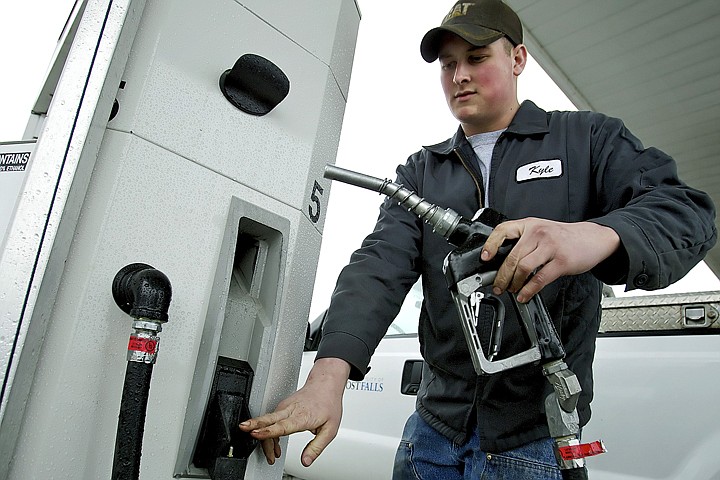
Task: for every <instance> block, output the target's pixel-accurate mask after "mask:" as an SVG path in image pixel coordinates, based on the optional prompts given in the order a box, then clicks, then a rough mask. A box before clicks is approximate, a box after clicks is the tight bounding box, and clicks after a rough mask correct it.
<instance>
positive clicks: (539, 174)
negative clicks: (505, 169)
mask: <svg viewBox="0 0 720 480" xmlns="http://www.w3.org/2000/svg"><path fill="white" fill-rule="evenodd" d="M561 175H562V162H561V161H560V160H559V159H555V160H540V161H539V162H534V163H530V164H527V165H523V166H522V167H520V168H518V169H517V172H515V180H516V181H517V182H526V181H528V180H536V179H539V178H555V177H559V176H561Z"/></svg>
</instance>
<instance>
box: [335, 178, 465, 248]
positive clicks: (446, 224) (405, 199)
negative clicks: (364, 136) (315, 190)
mask: <svg viewBox="0 0 720 480" xmlns="http://www.w3.org/2000/svg"><path fill="white" fill-rule="evenodd" d="M324 176H325V178H329V179H330V180H337V181H339V182H343V183H347V184H350V185H354V186H356V187H361V188H365V189H367V190H373V191H375V192H379V193H383V194H385V195H387V196H388V197H390V198H392V199H395V200H397V202H398V203H399V204H400V205H402V206H404V207H406V208H407V209H408V210H410V211H411V212H413V213H414V214H415V215H417V216H418V217H420V218H422V219H423V220H424V221H425V222H426V223H427V224H428V225H430V226H431V227H433V231H434V232H435V233H438V234H440V235H442V236H443V237H445V238H447V239H449V238H450V236H451V235H452V234H453V232H454V231H455V228H456V227H457V225H458V223H459V222H460V219H461V218H462V217H461V216H460V215H459V214H458V213H457V212H455V211H454V210H451V209H449V208H448V209H443V208H440V207H438V206H437V205H434V204H432V203H430V202H427V201H425V199H423V198H422V197H420V196H418V195H417V194H416V193H415V192H413V191H412V190H408V189H407V188H405V187H403V186H402V185H399V184H397V183H394V182H391V181H390V180H388V179H385V180H383V179H380V178H377V177H371V176H370V175H365V174H363V173H358V172H354V171H352V170H346V169H344V168H340V167H336V166H333V165H326V166H325V174H324Z"/></svg>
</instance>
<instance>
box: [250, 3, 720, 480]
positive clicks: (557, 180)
mask: <svg viewBox="0 0 720 480" xmlns="http://www.w3.org/2000/svg"><path fill="white" fill-rule="evenodd" d="M522 40H523V33H522V26H521V24H520V20H519V19H518V17H517V15H516V14H515V13H514V12H513V11H512V10H511V9H510V8H509V7H507V6H506V5H505V4H503V3H502V2H500V1H499V0H476V1H475V2H458V3H456V4H455V5H454V6H453V8H452V9H451V11H450V13H449V14H448V15H447V16H446V17H445V19H444V20H443V22H442V24H441V26H440V27H438V28H435V29H432V30H430V31H429V32H428V33H427V34H426V35H425V37H424V38H423V40H422V42H421V53H422V56H423V58H424V59H425V60H426V61H428V62H434V61H435V60H436V59H439V63H440V69H441V74H440V75H441V84H442V88H443V91H444V93H445V96H446V99H447V103H448V106H449V108H450V110H451V111H452V113H453V115H454V116H455V118H457V120H458V121H459V122H460V128H459V129H458V132H457V133H456V135H455V136H454V137H453V138H451V139H449V140H447V141H446V142H443V143H441V144H438V145H435V146H432V147H427V148H424V149H423V150H421V151H419V152H417V153H415V154H414V155H412V156H411V157H410V158H409V159H408V161H407V163H406V164H405V165H401V166H399V167H398V169H397V177H398V178H397V183H401V184H403V185H404V186H405V187H406V188H409V189H412V190H414V191H416V192H417V193H418V195H420V196H421V197H423V198H425V199H427V200H428V201H429V202H432V203H434V204H436V205H440V206H442V207H445V208H452V209H453V210H455V211H456V212H458V213H460V214H461V215H463V216H465V217H466V218H471V217H472V216H473V215H474V214H475V212H476V211H477V210H478V209H480V208H482V207H487V206H489V207H492V208H493V209H495V210H497V211H499V212H501V213H503V214H504V215H506V216H507V217H509V218H511V219H513V220H511V221H508V222H505V223H503V224H501V225H499V226H498V227H497V228H496V229H495V230H494V232H493V233H492V235H491V236H490V238H489V239H488V240H487V242H486V244H485V246H484V249H483V252H482V256H481V258H482V259H483V260H490V259H491V258H493V256H494V255H495V254H496V252H497V249H498V247H499V245H500V244H502V242H503V241H504V240H505V239H517V244H516V245H515V247H514V248H513V250H512V252H511V253H510V255H509V256H508V257H507V259H506V260H505V261H504V263H503V264H502V266H501V267H500V269H499V271H498V275H497V278H496V280H495V283H494V286H493V291H494V293H495V294H496V295H502V298H504V299H505V300H507V298H508V297H507V295H508V294H507V292H512V293H516V294H517V298H518V300H519V301H521V302H526V301H528V300H529V299H530V298H531V297H532V296H533V295H536V294H538V293H539V292H540V293H541V295H542V297H543V300H544V301H545V303H546V305H547V307H548V310H549V313H550V316H551V317H552V319H553V321H554V322H555V324H556V327H557V330H558V332H559V334H560V336H561V339H562V341H563V344H564V346H565V349H566V351H567V357H566V362H567V363H568V365H569V367H570V368H571V370H572V371H573V372H575V374H576V375H577V376H578V379H579V381H580V383H581V386H582V390H583V392H582V395H581V398H580V401H579V403H578V407H577V408H578V413H579V416H580V423H581V426H582V425H585V424H586V423H587V422H588V420H589V418H590V400H591V398H592V390H593V384H592V360H593V354H594V345H595V337H596V333H597V329H598V325H599V322H600V299H601V291H602V282H605V283H609V284H623V283H625V284H627V285H628V288H631V289H632V288H644V289H656V288H662V287H665V286H667V285H668V284H670V283H671V282H672V281H675V280H677V279H679V278H681V277H682V276H683V275H685V273H687V272H688V271H689V270H690V269H691V268H692V267H693V266H694V265H695V264H697V263H698V262H699V261H700V260H701V259H702V258H703V256H704V254H705V252H707V250H708V249H709V248H710V247H712V245H713V244H714V243H715V239H716V232H715V227H714V215H715V211H714V207H713V205H712V203H711V201H710V199H709V198H708V197H707V195H705V194H704V193H702V192H699V191H697V190H694V189H692V188H690V187H688V186H687V185H685V184H683V183H682V182H681V181H680V180H679V179H678V178H677V177H676V173H675V164H674V161H673V160H672V159H671V158H670V157H668V156H667V155H665V154H664V153H662V152H660V151H658V150H656V149H652V148H651V149H644V148H643V147H642V145H641V144H640V142H639V141H638V140H637V139H636V138H635V137H634V136H633V135H632V134H631V133H630V132H628V131H627V129H626V128H625V127H624V125H623V124H622V122H621V121H619V120H617V119H613V118H609V117H607V116H604V115H601V114H597V113H592V112H545V111H543V110H541V109H539V108H538V107H537V106H535V105H534V104H533V103H532V102H524V103H523V104H522V105H520V104H519V103H518V100H517V77H518V76H519V75H520V74H521V73H522V71H523V69H524V67H525V62H526V59H527V50H526V48H525V46H524V45H523V43H522ZM451 248H452V247H451V246H450V245H448V244H447V242H446V241H445V240H444V239H443V238H442V237H440V236H439V235H437V234H436V233H433V232H432V230H431V227H429V226H427V225H426V224H424V223H423V222H422V221H421V220H420V219H418V218H416V217H415V215H414V214H412V213H409V212H408V211H407V210H406V209H405V208H404V207H401V206H399V205H397V204H396V202H395V201H391V200H387V201H385V202H384V203H383V205H382V208H381V212H380V216H379V218H378V223H377V226H376V228H375V230H374V232H373V233H371V234H370V235H369V236H368V237H367V238H366V239H365V241H364V242H363V245H362V247H361V248H360V249H359V250H358V251H356V252H355V253H354V254H353V257H352V259H351V261H350V264H349V265H348V266H347V267H345V269H344V270H343V272H342V273H341V274H340V277H339V279H338V283H337V287H336V289H335V292H334V294H333V298H332V302H331V305H330V308H329V310H328V315H327V319H326V323H325V326H324V329H323V339H322V342H321V345H320V348H319V350H318V355H317V360H316V362H315V365H314V367H313V369H312V371H311V372H310V375H309V376H308V379H307V381H306V383H305V385H304V386H303V387H302V388H301V389H300V390H299V391H298V392H297V393H295V394H294V395H292V396H291V397H289V398H288V399H286V400H285V401H283V402H281V403H280V405H279V406H278V408H277V410H276V411H275V412H273V413H271V414H268V415H265V416H262V417H259V418H256V419H253V420H249V421H248V422H244V423H243V424H242V425H241V428H242V429H243V430H245V431H250V432H252V435H253V436H255V437H256V438H258V439H261V440H262V445H263V450H264V452H265V455H266V457H267V459H268V461H269V462H271V463H272V462H273V461H274V460H275V458H276V457H277V456H279V455H280V453H281V452H280V449H279V444H278V438H279V437H280V436H282V435H287V434H290V433H293V432H296V431H301V430H310V431H312V432H314V433H315V435H316V437H315V439H314V440H313V441H312V442H310V443H309V444H308V446H307V447H306V448H305V450H304V452H303V455H302V461H303V463H304V464H305V465H309V464H311V463H312V462H313V461H314V460H315V459H316V458H317V456H318V455H320V453H321V452H322V451H323V449H324V448H325V447H326V446H327V445H328V443H329V442H330V441H331V440H332V439H333V438H334V436H335V435H336V433H337V429H338V426H339V423H340V417H341V412H342V404H341V399H342V394H343V391H344V387H345V383H346V381H347V379H348V378H351V379H353V380H359V379H361V378H362V377H363V376H364V374H365V373H366V372H367V366H368V364H369V361H370V357H371V355H372V353H373V351H374V349H375V347H376V346H377V344H378V342H379V341H380V339H381V338H382V336H383V335H384V333H385V331H386V329H387V328H388V326H389V324H390V323H391V322H392V320H393V318H394V316H395V315H396V313H397V312H398V310H399V308H400V305H401V304H402V300H403V298H404V296H405V295H406V294H407V292H408V291H409V289H410V288H411V286H412V285H413V284H414V283H415V281H416V280H417V279H418V278H419V277H422V281H423V289H424V296H425V301H424V304H423V307H422V310H421V314H420V320H419V321H420V328H419V332H420V341H421V352H422V354H423V357H424V359H425V369H424V371H423V379H422V384H421V387H420V391H419V392H418V399H417V409H416V412H415V413H414V414H413V415H412V416H411V417H410V419H409V420H408V422H407V424H406V427H405V432H404V433H403V439H402V441H401V445H400V448H399V449H398V454H397V457H396V466H395V473H394V478H396V479H405V478H422V479H463V478H466V479H470V478H481V476H482V478H522V479H534V478H537V479H547V478H560V473H559V470H558V469H557V467H556V462H555V459H554V456H553V452H552V444H551V440H550V438H549V434H548V429H547V424H546V419H545V416H544V412H543V400H544V398H545V396H546V394H547V393H548V391H549V388H550V387H549V385H548V382H547V381H546V380H545V378H544V377H543V375H542V373H541V371H540V369H539V367H537V366H527V367H520V368H516V369H513V370H510V371H507V372H503V373H498V374H494V375H491V376H478V375H476V374H475V371H474V369H473V366H472V363H471V360H470V356H469V353H468V350H467V346H466V343H465V339H464V336H463V333H462V330H461V328H460V323H459V321H458V318H457V313H456V310H455V308H454V306H453V302H452V299H451V297H450V295H449V293H448V290H447V286H446V282H445V278H444V276H443V274H442V271H441V267H442V262H443V259H444V257H445V256H446V255H447V254H448V252H449V251H450V250H451ZM512 311H513V309H512V308H511V307H510V308H507V309H506V312H510V313H508V314H509V315H510V314H511V313H512ZM514 325H516V322H514V321H512V319H509V320H508V321H506V325H505V327H506V331H505V334H504V339H503V346H504V347H505V346H513V345H514V346H515V348H522V340H520V339H521V337H522V335H521V334H520V332H519V330H518V328H517V327H514Z"/></svg>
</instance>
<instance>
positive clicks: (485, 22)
mask: <svg viewBox="0 0 720 480" xmlns="http://www.w3.org/2000/svg"><path fill="white" fill-rule="evenodd" d="M446 32H452V33H454V34H456V35H458V36H459V37H461V38H463V39H464V40H466V41H467V42H469V43H471V44H472V45H475V46H477V47H483V46H485V45H489V44H491V43H492V42H494V41H495V40H497V39H499V38H502V37H508V39H509V40H510V41H511V42H512V43H513V44H514V45H518V44H520V43H522V41H523V29H522V24H521V23H520V19H519V18H518V16H517V14H516V13H515V12H514V11H513V10H512V9H511V8H510V7H508V6H507V5H505V4H504V3H503V2H502V1H500V0H476V1H474V2H463V1H462V0H461V1H459V2H457V3H456V4H455V5H454V6H453V8H452V9H451V10H450V12H449V13H448V14H447V15H446V16H445V18H444V19H443V21H442V23H441V24H440V26H439V27H436V28H433V29H432V30H430V31H429V32H427V33H426V34H425V36H424V37H423V39H422V42H421V43H420V53H421V54H422V57H423V59H425V61H426V62H428V63H431V62H434V61H435V60H437V58H438V51H439V50H440V45H441V41H442V38H443V34H445V33H446Z"/></svg>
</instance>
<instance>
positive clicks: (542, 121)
mask: <svg viewBox="0 0 720 480" xmlns="http://www.w3.org/2000/svg"><path fill="white" fill-rule="evenodd" d="M549 131H550V128H549V125H548V119H547V112H545V110H543V109H541V108H540V107H538V106H537V105H535V104H534V103H533V102H531V101H530V100H525V101H524V102H523V103H522V104H521V105H520V108H519V109H518V111H517V113H516V114H515V116H514V117H513V119H512V122H510V125H509V126H508V128H507V130H505V133H511V134H514V135H519V136H530V135H544V134H546V133H548V132H549ZM465 143H467V138H466V137H465V132H463V129H462V127H458V129H457V132H455V135H453V137H452V138H449V139H447V140H445V141H444V142H440V143H437V144H435V145H430V146H426V147H424V148H426V149H427V150H429V151H431V152H432V153H435V154H437V155H444V156H447V155H450V153H452V151H453V150H455V149H458V148H461V147H462V146H463V144H465Z"/></svg>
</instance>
